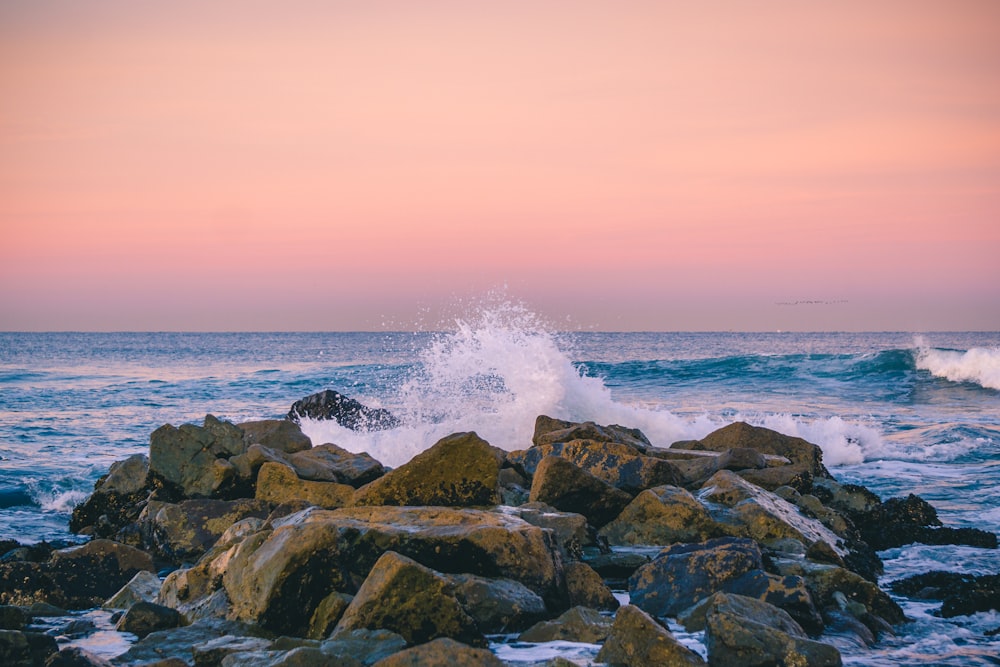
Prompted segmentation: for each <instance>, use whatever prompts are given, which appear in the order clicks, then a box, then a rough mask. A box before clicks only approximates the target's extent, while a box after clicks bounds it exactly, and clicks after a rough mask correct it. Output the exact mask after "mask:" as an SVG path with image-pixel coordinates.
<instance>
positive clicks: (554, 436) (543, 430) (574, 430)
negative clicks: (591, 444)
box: [531, 415, 651, 454]
mask: <svg viewBox="0 0 1000 667" xmlns="http://www.w3.org/2000/svg"><path fill="white" fill-rule="evenodd" d="M572 440H594V441H596V442H617V443H620V444H623V445H628V446H629V447H632V448H633V449H635V450H636V451H638V452H639V453H641V454H644V453H645V452H646V449H647V448H648V447H651V445H650V443H649V438H647V437H646V436H645V435H643V433H642V431H640V430H639V429H637V428H626V427H624V426H618V425H617V424H612V425H610V426H598V425H597V424H595V423H594V422H583V423H578V422H568V421H563V420H561V419H553V418H552V417H547V416H545V415H539V416H538V417H537V418H535V433H534V435H533V436H532V438H531V442H532V443H533V444H535V445H550V444H552V443H556V442H570V441H572Z"/></svg>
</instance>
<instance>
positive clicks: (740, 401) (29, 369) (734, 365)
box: [0, 303, 1000, 665]
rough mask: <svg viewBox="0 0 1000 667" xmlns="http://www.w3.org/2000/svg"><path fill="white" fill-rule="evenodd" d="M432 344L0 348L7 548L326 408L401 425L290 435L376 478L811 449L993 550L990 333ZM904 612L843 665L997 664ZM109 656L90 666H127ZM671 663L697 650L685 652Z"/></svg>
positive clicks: (652, 336)
mask: <svg viewBox="0 0 1000 667" xmlns="http://www.w3.org/2000/svg"><path fill="white" fill-rule="evenodd" d="M440 328H441V331H436V332H431V331H426V332H376V333H222V334H213V333H0V539H16V540H19V541H21V542H38V541H41V540H49V541H52V540H74V539H77V538H76V537H75V536H73V535H71V534H70V533H68V531H67V523H68V520H69V514H70V512H71V511H72V508H73V507H74V506H75V504H77V503H79V502H80V501H82V500H83V499H84V498H85V497H86V496H87V495H88V494H89V493H90V491H91V490H92V489H93V485H94V482H95V481H96V480H97V479H98V477H100V476H101V475H103V474H104V473H106V472H107V469H108V467H109V466H110V465H111V463H112V462H114V461H116V460H119V459H122V458H125V457H126V456H129V455H131V454H135V453H146V452H148V444H149V434H150V433H151V432H152V431H153V430H154V429H156V428H157V427H159V426H160V425H162V424H165V423H171V424H174V425H179V424H182V423H187V422H201V421H202V420H203V419H204V416H205V414H206V413H211V414H214V415H216V416H217V417H220V418H223V419H228V420H230V421H233V422H240V421H246V420H254V419H263V418H280V417H283V416H284V415H285V414H286V413H287V412H288V409H289V407H290V405H291V403H292V402H293V401H295V400H297V399H299V398H302V397H303V396H306V395H308V394H311V393H314V392H316V391H320V390H322V389H327V388H330V389H335V390H337V391H339V392H341V393H344V394H347V395H348V396H351V397H353V398H357V399H358V400H360V401H362V402H363V403H366V404H367V405H370V406H373V407H384V408H387V409H389V410H391V411H392V412H393V413H394V414H396V415H397V416H398V417H400V419H401V420H402V425H401V426H400V427H398V428H395V429H391V430H387V431H375V432H370V433H358V432H354V431H349V430H347V429H344V428H341V427H339V426H338V425H337V424H335V423H331V422H306V423H304V424H303V430H304V431H305V432H306V433H307V434H308V435H309V436H310V437H311V438H312V440H313V442H314V443H315V444H320V443H323V442H334V443H336V444H338V445H341V446H343V447H345V448H347V449H350V450H353V451H367V452H369V453H370V454H372V455H373V456H375V457H376V458H377V459H379V460H380V461H382V462H383V463H384V464H386V465H388V466H398V465H400V464H402V463H405V462H406V461H408V460H409V459H410V458H411V457H412V456H413V455H415V454H417V453H418V452H420V451H422V450H424V449H426V448H427V447H429V446H430V445H432V444H433V443H434V442H436V441H437V439H439V438H440V437H442V436H444V435H447V434H449V433H453V432H456V431H476V432H477V433H479V435H481V436H482V437H484V438H485V439H487V440H488V441H489V442H491V443H492V444H494V445H497V446H499V447H503V448H505V449H520V448H525V447H528V446H530V444H531V434H532V431H533V427H534V420H535V417H536V416H537V415H539V414H547V415H550V416H552V417H558V418H561V419H568V420H592V421H596V422H599V423H617V424H622V425H625V426H630V427H637V428H640V429H641V430H642V431H643V432H644V433H645V434H646V435H647V436H648V437H649V438H650V440H651V441H652V442H653V444H655V445H658V446H668V445H669V444H670V443H672V442H675V441H677V440H686V439H692V438H699V437H702V436H704V435H706V434H707V433H709V432H711V431H712V430H714V429H716V428H718V427H720V426H723V425H725V424H728V423H730V422H732V421H736V420H743V421H747V422H750V423H753V424H757V425H762V426H766V427H768V428H772V429H775V430H778V431H781V432H783V433H787V434H790V435H796V436H801V437H803V438H805V439H807V440H809V441H810V442H813V443H815V444H817V445H819V446H820V447H822V449H823V452H824V461H825V462H826V464H827V466H828V467H829V468H830V470H831V472H832V473H833V474H834V475H835V476H836V477H837V478H838V479H841V480H842V481H847V482H853V483H859V484H864V485H865V486H867V487H868V488H870V489H872V490H873V491H874V492H875V493H877V494H879V495H880V496H881V497H883V498H888V497H891V496H899V495H906V494H908V493H917V494H919V495H921V496H922V497H924V498H925V499H927V500H928V501H929V502H931V503H932V504H933V505H934V506H935V507H936V508H937V510H938V514H939V516H940V518H941V520H942V521H943V522H944V523H945V525H948V526H953V527H964V526H968V527H975V528H981V529H984V530H990V531H993V532H1000V332H985V333H975V332H966V333H923V334H921V335H914V334H912V333H909V332H900V333H598V332H572V333H566V332H556V331H554V329H553V328H552V327H550V326H547V325H546V323H545V322H544V321H542V320H541V318H539V317H538V316H536V315H535V314H533V313H531V312H530V311H528V310H527V309H525V308H523V307H521V306H519V305H517V304H511V303H499V304H497V303H494V304H492V305H491V306H489V307H484V308H479V309H473V310H472V311H471V312H470V313H468V314H467V315H466V316H465V317H462V318H459V319H457V320H456V321H454V322H449V323H445V325H443V326H442V327H440ZM881 555H882V557H883V559H885V561H886V574H885V575H884V577H883V579H882V584H883V585H885V583H887V582H889V581H891V580H893V579H896V578H901V577H905V576H909V575H910V574H915V573H919V572H924V571H927V570H932V569H945V570H949V571H955V572H965V573H970V574H990V573H994V574H995V573H998V572H1000V552H998V551H996V550H985V549H974V548H971V547H949V546H935V547H931V546H920V545H912V546H907V547H902V548H899V549H892V550H889V551H886V552H883V553H882V554H881ZM897 601H899V602H900V604H901V605H902V606H903V608H904V610H905V611H906V613H907V616H908V617H910V618H911V619H913V620H912V622H911V623H908V624H905V625H903V626H901V627H899V628H898V631H899V635H898V636H897V637H895V638H885V639H883V640H882V641H881V642H880V644H879V645H878V646H877V647H876V648H875V649H874V650H872V651H867V650H866V651H858V652H857V653H856V654H855V653H852V652H851V651H850V650H847V651H845V662H847V663H849V664H859V665H860V664H865V665H930V664H934V665H987V664H1000V660H998V658H997V655H998V654H1000V642H998V640H997V638H990V637H986V636H984V631H985V630H989V629H992V628H997V627H1000V614H998V613H997V612H989V613H980V614H976V615H974V616H964V617H957V618H953V619H941V618H938V617H937V616H935V615H934V614H933V610H934V609H935V608H937V607H938V606H939V604H938V603H935V604H930V603H927V602H920V601H915V600H909V599H907V598H902V597H897ZM101 635H102V637H104V639H102V642H104V643H103V644H100V645H99V646H97V648H98V650H99V652H103V653H105V654H107V655H111V654H113V653H114V652H116V651H117V650H119V648H120V647H119V645H118V644H116V643H115V641H113V640H112V641H108V640H107V637H106V635H107V633H101ZM126 639H127V638H126ZM123 641H124V640H123ZM684 641H686V642H688V643H689V644H691V645H692V646H694V647H695V648H698V649H699V650H702V649H703V647H701V646H699V641H700V639H699V636H698V635H690V636H687V635H685V636H684ZM495 648H496V650H497V652H498V653H500V654H501V655H502V657H503V658H504V659H505V660H524V661H526V662H529V661H532V660H538V659H543V658H542V656H547V655H549V654H550V653H552V652H553V651H555V652H556V653H558V654H561V655H564V657H568V658H569V659H571V660H574V661H576V662H578V663H580V664H586V663H587V662H588V661H590V660H593V656H594V655H596V651H597V648H598V647H589V648H588V647H586V646H583V647H581V646H579V645H572V646H569V645H567V646H563V647H560V646H553V645H548V646H544V647H533V646H519V645H514V646H504V645H502V644H501V643H497V644H496V646H495Z"/></svg>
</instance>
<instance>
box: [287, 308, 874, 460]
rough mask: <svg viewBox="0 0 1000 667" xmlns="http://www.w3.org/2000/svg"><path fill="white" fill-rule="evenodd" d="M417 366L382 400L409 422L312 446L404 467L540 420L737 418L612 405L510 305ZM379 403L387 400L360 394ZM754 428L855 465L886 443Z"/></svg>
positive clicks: (853, 429) (661, 441)
mask: <svg viewBox="0 0 1000 667" xmlns="http://www.w3.org/2000/svg"><path fill="white" fill-rule="evenodd" d="M419 362H420V363H419V364H418V367H417V370H416V371H415V372H414V373H413V375H412V376H411V377H410V378H409V379H408V380H406V381H405V382H404V383H402V385H401V387H400V388H399V389H398V392H397V394H396V395H395V396H391V397H389V398H388V399H387V400H386V401H385V402H384V404H385V405H384V407H389V408H390V409H391V410H393V412H394V413H395V414H396V415H397V416H399V417H400V418H401V420H402V422H403V425H402V426H400V427H398V428H394V429H391V430H385V431H372V432H356V431H351V430H349V429H346V428H343V427H341V426H340V425H339V424H337V423H336V422H333V421H308V420H307V421H304V422H303V424H302V429H303V431H304V432H305V433H306V435H308V436H309V437H310V438H311V439H312V440H313V443H314V444H320V443H324V442H333V443H336V444H338V445H340V446H341V447H344V448H346V449H349V450H351V451H356V452H360V451H366V452H368V453H369V454H371V455H372V456H374V457H375V458H376V459H378V460H380V461H382V462H383V463H384V464H386V465H389V466H393V467H395V466H399V465H401V464H403V463H406V462H407V461H409V460H410V459H411V458H412V457H413V456H415V455H416V454H419V453H420V452H421V451H423V450H425V449H427V448H428V447H429V446H431V445H432V444H434V442H436V441H437V440H438V439H440V438H442V437H444V436H445V435H448V434H450V433H455V432H459V431H475V432H477V433H478V434H479V435H480V436H481V437H483V438H485V439H486V440H487V441H488V442H490V443H491V444H493V445H495V446H497V447H501V448H503V449H507V450H514V449H524V448H527V447H530V446H531V437H532V434H533V432H534V424H535V418H536V417H537V416H538V415H540V414H544V415H549V416H551V417H556V418H558V419H566V420H570V421H596V422H598V423H603V424H621V425H623V426H628V427H631V428H638V429H640V430H641V431H642V432H643V433H645V434H646V436H647V437H648V438H649V439H650V441H651V442H652V443H653V444H654V445H657V446H661V447H667V446H669V445H670V444H671V443H674V442H676V441H678V440H691V439H698V438H702V437H704V436H705V435H707V434H708V433H710V432H711V431H713V430H715V429H717V428H720V427H722V426H724V425H726V424H728V423H730V422H732V421H734V419H733V418H732V417H731V416H730V417H729V418H723V417H722V416H719V415H709V414H703V415H699V416H685V417H680V416H678V415H675V414H674V413H672V412H670V411H669V410H668V409H666V408H665V407H648V406H637V405H629V404H625V403H621V402H617V401H615V400H614V399H613V398H612V396H611V392H610V390H609V389H608V387H607V386H606V385H605V384H604V382H603V381H602V380H601V379H600V378H596V377H590V376H587V375H585V374H583V372H581V370H580V369H579V368H578V367H577V366H575V365H574V364H573V362H572V359H571V357H570V355H569V354H568V353H567V351H565V350H563V349H560V347H559V345H558V344H557V341H556V336H555V335H554V334H553V333H552V332H551V331H550V330H549V329H548V328H547V327H546V326H545V325H544V323H543V322H541V320H540V319H539V318H538V316H536V315H535V314H534V313H532V312H531V311H529V310H528V309H527V308H525V307H523V306H521V305H520V304H516V303H511V302H508V301H503V302H500V303H491V304H489V305H488V306H487V307H480V308H477V309H475V310H474V311H473V312H472V313H471V315H469V316H468V317H466V318H462V319H458V320H457V321H456V322H455V326H454V330H453V331H450V332H448V333H443V334H440V335H438V336H437V337H435V338H434V339H433V341H432V342H431V344H430V345H429V346H428V347H427V348H426V349H425V350H424V351H423V352H422V353H421V354H420V357H419ZM356 398H358V399H359V400H361V401H362V402H365V403H367V404H369V405H372V406H373V407H382V406H383V402H382V401H378V400H376V399H368V398H366V397H364V396H357V397H356ZM736 419H742V420H745V421H747V422H749V423H752V424H755V425H758V426H765V427H767V428H771V429H773V430H776V431H780V432H782V433H786V434H788V435H793V436H799V437H802V438H805V439H806V440H808V441H809V442H813V443H815V444H817V445H819V446H820V447H821V448H822V449H823V451H824V457H825V460H826V462H827V464H829V465H839V464H844V463H858V462H861V461H863V460H864V459H865V457H866V456H867V455H869V454H871V453H874V452H877V451H878V450H880V448H881V447H882V441H881V436H880V435H879V433H878V431H876V430H875V429H874V428H872V427H869V426H866V425H862V424H852V423H850V422H846V421H844V420H843V419H841V418H840V417H830V418H820V419H806V418H801V417H793V416H791V415H773V414H771V415H768V414H763V415H751V416H745V417H744V416H739V415H738V416H737V417H736Z"/></svg>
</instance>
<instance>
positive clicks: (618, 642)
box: [597, 605, 705, 667]
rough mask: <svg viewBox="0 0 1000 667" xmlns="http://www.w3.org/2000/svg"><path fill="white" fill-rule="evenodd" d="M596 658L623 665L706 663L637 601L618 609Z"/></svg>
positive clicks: (677, 666)
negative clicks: (639, 606) (643, 609)
mask: <svg viewBox="0 0 1000 667" xmlns="http://www.w3.org/2000/svg"><path fill="white" fill-rule="evenodd" d="M597 661H598V662H606V663H608V664H610V665H616V666H618V665H621V666H623V667H648V666H649V665H663V666H664V667H683V666H684V665H690V666H691V667H696V666H698V665H704V664H705V661H704V660H702V658H701V656H700V655H698V654H697V653H695V652H694V651H692V650H691V649H689V648H687V647H686V646H684V645H683V644H681V643H680V642H679V641H677V639H676V638H675V637H674V636H673V635H672V634H671V633H670V631H669V630H667V629H666V628H664V627H663V626H662V625H660V624H659V623H657V622H656V620H655V619H654V618H653V617H651V616H650V615H649V614H647V613H646V612H644V611H642V610H641V609H639V608H638V607H636V606H634V605H626V606H624V607H622V608H621V609H619V610H618V614H617V615H616V616H615V621H614V623H613V624H612V626H611V631H610V633H609V634H608V638H607V641H605V642H604V646H603V647H601V651H600V653H598V654H597Z"/></svg>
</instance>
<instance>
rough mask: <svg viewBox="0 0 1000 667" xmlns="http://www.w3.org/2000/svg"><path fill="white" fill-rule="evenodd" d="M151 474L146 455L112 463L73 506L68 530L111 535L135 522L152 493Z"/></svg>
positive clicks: (103, 535)
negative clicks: (149, 483) (82, 498)
mask: <svg viewBox="0 0 1000 667" xmlns="http://www.w3.org/2000/svg"><path fill="white" fill-rule="evenodd" d="M148 473H149V457H147V456H146V455H145V454H134V455H132V456H130V457H128V458H126V459H124V460H121V461H115V462H114V463H112V464H111V468H110V469H109V470H108V474H107V475H105V476H104V477H101V478H100V479H99V480H97V482H96V483H95V484H94V492H93V493H92V494H91V495H90V496H88V497H87V499H86V500H84V501H83V502H82V503H80V504H79V505H77V506H76V507H74V508H73V515H72V516H71V517H70V520H69V529H70V530H71V531H73V532H74V533H81V532H87V533H90V534H92V535H95V536H96V537H112V536H114V535H115V534H116V533H117V532H118V531H119V530H121V529H122V528H123V527H124V526H126V525H128V524H130V523H132V522H134V521H135V520H136V519H137V518H138V516H139V513H140V512H141V511H142V508H143V506H144V505H145V502H146V498H147V497H148V496H149V491H150V489H149V487H148V485H147V483H146V482H147V480H146V476H147V474H148Z"/></svg>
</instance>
